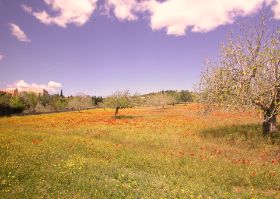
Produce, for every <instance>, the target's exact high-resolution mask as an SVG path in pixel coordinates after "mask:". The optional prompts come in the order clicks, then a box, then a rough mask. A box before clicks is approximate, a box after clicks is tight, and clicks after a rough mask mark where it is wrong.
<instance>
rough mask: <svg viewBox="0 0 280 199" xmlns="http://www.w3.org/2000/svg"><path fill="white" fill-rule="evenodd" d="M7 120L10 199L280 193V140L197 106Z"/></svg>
mask: <svg viewBox="0 0 280 199" xmlns="http://www.w3.org/2000/svg"><path fill="white" fill-rule="evenodd" d="M112 114H113V110H109V109H106V110H103V109H98V110H90V111H83V112H81V113H78V112H70V113H57V114H48V115H36V116H24V117H11V118H0V198H280V149H279V146H280V145H279V139H278V138H275V139H268V138H267V139H265V138H262V137H261V135H260V131H261V129H260V127H259V125H258V123H257V121H258V119H257V118H256V117H255V116H251V115H249V114H248V115H243V116H242V117H241V115H239V114H233V113H232V114H226V113H221V112H218V111H217V112H214V113H211V114H208V115H203V114H202V113H201V111H200V109H199V106H198V105H197V104H189V105H187V106H175V107H169V108H167V109H165V110H155V109H153V108H141V109H127V110H121V114H122V115H125V116H123V117H120V118H118V119H114V118H112Z"/></svg>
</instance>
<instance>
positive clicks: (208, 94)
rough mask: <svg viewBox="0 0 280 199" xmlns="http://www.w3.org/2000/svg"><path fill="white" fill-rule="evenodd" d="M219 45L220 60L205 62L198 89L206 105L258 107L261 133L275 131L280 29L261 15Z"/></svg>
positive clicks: (279, 96) (279, 91)
mask: <svg viewBox="0 0 280 199" xmlns="http://www.w3.org/2000/svg"><path fill="white" fill-rule="evenodd" d="M240 33H241V34H239V35H238V36H237V37H234V36H233V34H231V35H230V36H229V38H228V40H227V43H226V44H223V45H222V46H221V50H220V51H221V53H220V60H219V61H218V62H216V63H211V62H207V63H206V65H207V70H206V71H204V73H202V77H201V81H200V84H199V89H198V91H199V92H200V99H201V101H202V102H203V103H205V104H210V105H214V106H215V105H217V106H222V107H225V108H228V109H232V108H234V109H237V110H248V109H255V110H261V111H262V113H263V134H264V135H271V134H273V133H274V132H276V131H277V127H276V117H277V115H278V113H279V106H280V31H279V29H277V31H273V32H270V31H269V28H268V27H267V21H266V20H264V19H263V18H261V20H260V22H259V24H258V25H256V26H254V27H250V26H247V27H245V26H244V27H241V32H240Z"/></svg>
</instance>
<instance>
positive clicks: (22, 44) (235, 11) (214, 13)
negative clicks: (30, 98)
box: [0, 0, 280, 96]
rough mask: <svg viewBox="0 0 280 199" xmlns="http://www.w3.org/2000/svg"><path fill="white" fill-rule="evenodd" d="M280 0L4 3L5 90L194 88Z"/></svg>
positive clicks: (277, 14)
mask: <svg viewBox="0 0 280 199" xmlns="http://www.w3.org/2000/svg"><path fill="white" fill-rule="evenodd" d="M263 8H265V11H266V12H268V13H269V14H270V15H271V16H272V18H273V20H274V22H275V23H276V24H278V23H279V22H278V20H279V19H280V0H247V1H244V0H211V1H209V0H142V1H139V0H138V1H137V0H0V88H1V89H5V88H34V89H37V88H45V89H47V90H49V91H50V92H53V93H55V92H60V89H63V92H64V94H65V95H75V94H76V93H80V92H83V93H86V94H89V95H98V96H100V95H101V96H106V95H109V94H111V93H112V92H114V91H116V90H122V89H129V90H130V91H132V92H138V93H147V92H153V91H159V90H167V89H174V90H181V89H193V85H194V84H196V83H197V82H198V81H199V77H200V74H201V72H202V71H203V69H204V68H205V66H204V61H205V59H206V58H210V59H216V58H217V55H218V50H219V46H220V44H221V42H223V41H225V38H226V35H227V34H228V33H229V32H230V31H237V30H238V27H239V25H238V24H240V23H243V22H246V23H249V24H250V23H251V24H252V23H255V22H256V20H257V19H258V15H259V13H260V10H262V9H263Z"/></svg>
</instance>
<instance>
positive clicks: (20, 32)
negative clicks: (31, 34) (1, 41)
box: [10, 23, 31, 42]
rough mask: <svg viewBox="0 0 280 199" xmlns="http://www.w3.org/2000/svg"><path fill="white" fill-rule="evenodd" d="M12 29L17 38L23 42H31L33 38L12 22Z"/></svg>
mask: <svg viewBox="0 0 280 199" xmlns="http://www.w3.org/2000/svg"><path fill="white" fill-rule="evenodd" d="M10 30H11V34H12V35H13V36H14V37H16V38H17V40H19V41H22V42H31V40H30V39H29V38H28V37H27V35H26V34H25V33H24V32H23V30H21V28H20V27H19V26H18V25H16V24H14V23H10Z"/></svg>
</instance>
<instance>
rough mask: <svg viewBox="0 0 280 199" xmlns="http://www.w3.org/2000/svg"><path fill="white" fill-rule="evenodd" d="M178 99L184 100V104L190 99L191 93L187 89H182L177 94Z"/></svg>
mask: <svg viewBox="0 0 280 199" xmlns="http://www.w3.org/2000/svg"><path fill="white" fill-rule="evenodd" d="M179 99H180V101H181V102H184V103H185V105H186V104H187V102H191V101H192V94H191V92H190V91H188V90H182V91H181V92H180V94H179Z"/></svg>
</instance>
